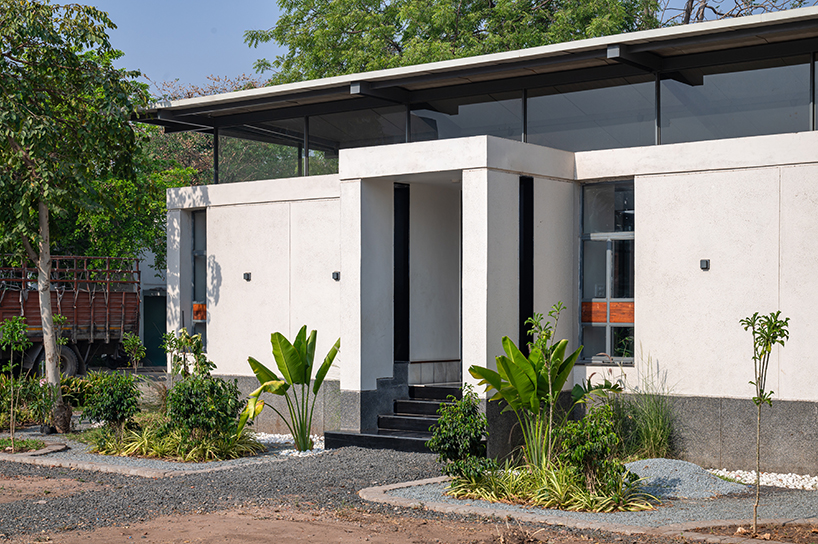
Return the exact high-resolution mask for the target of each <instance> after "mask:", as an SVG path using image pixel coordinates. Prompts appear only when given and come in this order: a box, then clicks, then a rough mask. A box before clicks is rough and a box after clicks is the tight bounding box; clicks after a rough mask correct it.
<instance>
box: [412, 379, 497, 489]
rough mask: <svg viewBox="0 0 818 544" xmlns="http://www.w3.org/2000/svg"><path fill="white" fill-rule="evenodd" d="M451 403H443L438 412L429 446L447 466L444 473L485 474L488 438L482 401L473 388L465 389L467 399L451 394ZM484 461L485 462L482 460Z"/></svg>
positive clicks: (466, 387)
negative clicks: (484, 440) (484, 439)
mask: <svg viewBox="0 0 818 544" xmlns="http://www.w3.org/2000/svg"><path fill="white" fill-rule="evenodd" d="M448 400H449V401H450V402H451V404H441V405H440V408H438V411H437V413H438V414H439V415H440V418H439V419H438V420H437V424H436V425H435V426H434V427H433V429H432V438H431V439H430V440H429V441H428V442H426V447H427V448H429V449H430V450H432V452H433V453H436V454H437V459H438V461H439V462H440V463H444V465H443V473H444V474H446V475H449V476H457V475H460V474H462V473H463V472H464V471H467V472H470V473H471V472H473V471H478V472H480V471H482V470H485V468H486V467H487V466H489V465H487V464H486V463H485V456H486V445H485V444H484V443H483V438H484V437H486V436H487V435H488V433H487V431H486V430H487V427H488V424H487V422H486V416H485V414H482V413H480V401H479V399H478V398H477V394H476V393H475V392H474V390H473V388H472V386H471V385H469V384H466V385H464V386H463V398H462V399H460V400H458V399H457V398H456V397H454V396H453V395H449V398H448ZM480 458H483V459H480Z"/></svg>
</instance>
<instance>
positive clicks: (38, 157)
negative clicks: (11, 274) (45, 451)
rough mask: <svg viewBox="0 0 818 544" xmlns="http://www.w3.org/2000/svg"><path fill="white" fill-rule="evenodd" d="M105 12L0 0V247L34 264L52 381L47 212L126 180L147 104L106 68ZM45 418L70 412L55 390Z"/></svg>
mask: <svg viewBox="0 0 818 544" xmlns="http://www.w3.org/2000/svg"><path fill="white" fill-rule="evenodd" d="M112 28H115V26H114V24H113V23H112V22H111V20H110V19H109V18H108V16H107V14H105V13H104V12H101V11H99V10H97V9H96V8H93V7H90V6H81V5H77V4H67V5H57V4H53V5H52V4H49V3H48V2H47V0H43V1H37V0H0V233H1V234H0V244H2V245H3V246H5V248H6V249H7V250H12V251H15V252H17V253H25V254H26V255H27V256H28V257H29V258H30V259H32V260H33V261H34V262H36V263H37V276H38V277H37V290H38V292H39V300H40V315H41V317H42V327H43V346H44V348H45V360H46V379H47V381H48V383H49V384H51V385H52V386H56V385H57V384H58V383H59V379H60V376H59V371H58V367H57V357H58V352H57V341H56V334H55V330H54V323H53V318H52V311H51V282H50V279H49V278H50V275H51V230H50V221H51V215H52V214H53V213H58V214H59V213H62V212H63V211H64V210H68V209H71V208H73V207H74V206H78V205H80V206H88V207H89V208H90V207H92V206H94V205H98V203H99V202H100V201H101V197H100V192H99V187H98V186H95V184H94V181H95V180H101V179H106V178H109V177H115V178H119V179H132V176H133V155H134V152H135V150H136V145H137V142H136V138H135V135H134V131H133V129H132V128H131V126H130V123H129V119H130V118H131V116H132V115H133V114H134V113H135V112H136V110H137V109H138V108H139V107H140V106H143V105H146V104H147V99H148V96H147V91H146V89H145V86H144V85H141V84H138V83H137V82H135V81H134V78H135V77H137V76H138V72H127V71H124V70H119V69H116V68H114V66H113V61H114V60H116V59H117V58H119V57H120V56H121V55H122V54H121V53H120V52H119V51H116V50H114V49H113V48H112V47H111V44H110V42H109V40H108V35H107V31H108V30H109V29H112ZM54 391H55V392H56V393H55V399H54V401H55V402H54V413H53V416H54V424H55V426H56V427H57V429H58V431H61V432H64V431H66V430H67V429H68V428H69V427H70V410H69V409H68V408H67V407H66V405H65V403H64V402H63V401H62V395H61V393H60V389H59V388H58V387H54Z"/></svg>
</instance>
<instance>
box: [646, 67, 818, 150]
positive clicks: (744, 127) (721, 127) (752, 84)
mask: <svg viewBox="0 0 818 544" xmlns="http://www.w3.org/2000/svg"><path fill="white" fill-rule="evenodd" d="M809 73H810V70H809V57H808V56H799V57H790V58H786V59H777V60H775V61H772V60H771V61H765V62H764V63H753V64H742V65H732V66H719V67H714V68H708V69H706V70H691V71H689V72H686V73H685V74H686V76H687V77H688V79H690V80H692V81H695V80H696V79H700V80H701V81H702V84H700V85H687V84H685V83H681V82H679V81H675V80H663V81H662V86H661V93H662V100H661V109H662V112H661V119H662V143H663V144H672V143H678V142H692V141H701V140H715V139H720V138H737V137H741V136H757V135H760V134H780V133H784V132H799V131H804V130H809V127H810V120H809V115H810V109H809V103H810V96H809V88H810V85H809Z"/></svg>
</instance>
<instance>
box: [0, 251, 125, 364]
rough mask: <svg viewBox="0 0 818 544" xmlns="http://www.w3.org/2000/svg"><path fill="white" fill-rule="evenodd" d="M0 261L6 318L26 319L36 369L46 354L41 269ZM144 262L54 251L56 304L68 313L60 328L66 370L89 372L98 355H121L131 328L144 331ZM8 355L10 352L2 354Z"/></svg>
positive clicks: (0, 313)
mask: <svg viewBox="0 0 818 544" xmlns="http://www.w3.org/2000/svg"><path fill="white" fill-rule="evenodd" d="M1 264H2V266H0V320H5V319H7V318H9V317H12V316H17V315H21V316H23V317H25V318H26V325H27V326H28V337H29V339H30V340H31V342H32V344H33V345H32V347H31V348H29V349H28V350H27V351H26V353H25V356H24V358H23V368H24V369H25V370H26V371H28V370H30V369H32V368H35V367H37V366H38V365H39V363H41V362H42V361H43V359H44V357H45V353H44V350H43V329H42V320H41V318H40V299H39V294H38V292H37V268H36V266H34V265H33V264H31V263H22V264H19V263H14V262H13V260H12V258H11V257H10V256H7V257H5V259H4V261H3V263H1ZM139 289H140V272H139V261H137V260H132V259H123V258H117V257H85V256H81V257H80V256H54V257H52V267H51V309H52V312H53V313H54V314H61V315H63V316H65V317H66V319H67V322H66V323H65V325H63V326H62V327H61V328H60V330H58V332H59V334H60V336H61V337H62V338H65V339H67V343H66V344H65V345H63V346H62V348H61V349H60V371H61V372H62V373H63V374H65V375H68V376H72V375H74V374H76V373H78V372H80V373H82V372H85V368H86V365H87V364H88V363H89V362H90V361H91V359H93V358H94V357H96V356H104V357H106V358H107V359H108V360H115V361H116V360H120V359H121V358H122V357H123V355H124V351H123V349H122V337H123V335H124V334H125V333H126V332H131V333H134V334H139V311H140V307H139V306H140V292H139ZM2 357H3V358H8V353H4V354H2Z"/></svg>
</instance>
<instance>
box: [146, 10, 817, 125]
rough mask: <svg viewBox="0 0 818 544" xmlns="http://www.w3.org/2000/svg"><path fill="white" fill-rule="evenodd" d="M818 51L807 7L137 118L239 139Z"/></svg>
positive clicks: (192, 102)
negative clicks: (283, 127)
mask: <svg viewBox="0 0 818 544" xmlns="http://www.w3.org/2000/svg"><path fill="white" fill-rule="evenodd" d="M817 50H818V8H802V9H795V10H789V11H781V12H776V13H768V14H762V15H754V16H749V17H742V18H737V19H728V20H721V21H710V22H705V23H698V24H692V25H684V26H674V27H669V28H660V29H655V30H646V31H640V32H632V33H628V34H618V35H614V36H605V37H602V38H593V39H586V40H578V41H575V42H569V43H560V44H553V45H546V46H541V47H534V48H530V49H523V50H518V51H508V52H503V53H495V54H491V55H481V56H477V57H469V58H462V59H455V60H449V61H442V62H434V63H429V64H420V65H416V66H408V67H402V68H393V69H389V70H378V71H373V72H366V73H359V74H349V75H343V76H337V77H330V78H324V79H317V80H310V81H303V82H299V83H290V84H286V85H276V86H272V87H262V88H257V89H249V90H245V91H237V92H231V93H224V94H218V95H211V96H203V97H198V98H191V99H185V100H178V101H172V102H160V103H156V104H154V106H153V107H151V108H150V109H148V110H146V111H144V112H143V113H142V115H140V117H139V119H138V120H139V121H141V122H145V123H151V124H155V125H161V126H164V127H165V129H166V131H169V132H174V131H200V132H212V131H213V129H214V128H219V129H229V130H230V131H231V132H233V133H235V134H236V135H238V134H240V133H241V132H242V130H243V128H242V127H244V126H245V125H248V124H250V123H262V122H271V121H276V120H281V119H293V118H299V117H304V116H310V115H323V114H328V113H335V112H342V111H355V110H361V109H368V108H374V107H380V106H387V105H396V104H408V105H412V104H422V103H427V102H429V101H433V100H444V99H452V98H462V97H468V96H478V95H486V94H497V93H504V92H512V91H515V90H521V89H525V88H533V87H545V86H555V85H568V84H571V85H576V84H582V83H584V82H585V83H588V84H592V83H593V82H594V81H600V80H609V79H616V78H626V79H627V78H633V77H638V76H644V75H646V74H657V73H658V74H660V75H661V76H662V77H664V78H673V79H678V80H680V81H683V82H685V83H688V84H693V85H695V84H697V83H698V84H700V83H701V81H700V77H701V76H698V78H697V75H696V74H695V73H693V72H691V71H696V70H700V69H702V68H707V67H708V66H715V65H721V64H731V63H741V62H749V61H759V60H775V59H782V58H785V57H790V56H794V55H799V54H806V53H812V52H813V51H817Z"/></svg>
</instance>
